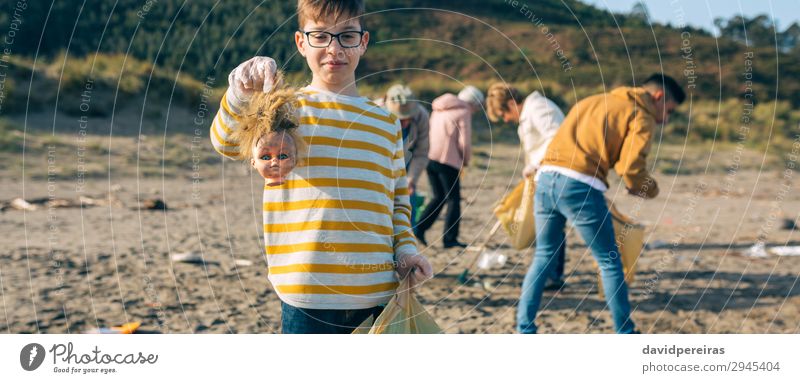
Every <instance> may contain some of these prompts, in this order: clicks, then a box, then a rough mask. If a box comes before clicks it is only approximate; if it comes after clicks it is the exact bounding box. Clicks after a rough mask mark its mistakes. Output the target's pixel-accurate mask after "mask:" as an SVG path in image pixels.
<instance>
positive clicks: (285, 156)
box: [278, 153, 289, 160]
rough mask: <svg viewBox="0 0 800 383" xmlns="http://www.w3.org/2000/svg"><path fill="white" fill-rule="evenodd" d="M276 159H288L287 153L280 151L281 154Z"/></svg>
mask: <svg viewBox="0 0 800 383" xmlns="http://www.w3.org/2000/svg"><path fill="white" fill-rule="evenodd" d="M278 159H279V160H288V159H289V155H288V154H286V153H281V155H279V156H278Z"/></svg>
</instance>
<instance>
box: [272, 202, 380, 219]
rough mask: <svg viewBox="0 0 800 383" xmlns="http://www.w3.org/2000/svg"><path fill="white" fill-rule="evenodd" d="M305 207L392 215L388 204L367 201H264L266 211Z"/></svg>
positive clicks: (301, 208)
mask: <svg viewBox="0 0 800 383" xmlns="http://www.w3.org/2000/svg"><path fill="white" fill-rule="evenodd" d="M303 209H355V210H364V211H370V212H373V213H379V214H387V215H391V212H390V211H389V208H388V207H387V206H386V205H381V204H377V203H372V202H365V201H351V200H334V199H316V200H303V201H281V202H264V211H289V210H303Z"/></svg>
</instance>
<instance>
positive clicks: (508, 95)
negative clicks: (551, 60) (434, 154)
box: [486, 82, 566, 290]
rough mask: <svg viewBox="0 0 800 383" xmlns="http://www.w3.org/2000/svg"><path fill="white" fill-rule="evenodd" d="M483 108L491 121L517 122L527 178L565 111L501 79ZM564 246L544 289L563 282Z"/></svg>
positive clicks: (542, 156)
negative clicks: (524, 94) (525, 93)
mask: <svg viewBox="0 0 800 383" xmlns="http://www.w3.org/2000/svg"><path fill="white" fill-rule="evenodd" d="M486 110H487V113H488V114H489V118H490V119H491V120H492V121H494V122H497V121H500V120H502V121H503V122H505V123H507V124H508V123H516V124H519V127H518V128H517V134H518V135H519V140H520V143H521V144H522V149H523V152H524V158H525V167H524V168H523V169H522V175H523V177H526V178H527V177H533V175H534V174H536V170H537V169H538V168H539V165H540V164H541V163H542V160H543V159H544V154H545V152H546V151H547V145H549V144H550V141H552V140H553V137H554V136H555V135H556V132H557V131H558V128H559V127H560V126H561V122H562V121H564V112H562V111H561V109H560V108H559V107H558V105H556V104H555V103H554V102H553V101H552V100H550V99H548V98H547V97H545V96H544V95H542V94H541V93H539V92H538V91H534V92H533V93H531V94H529V95H528V96H527V97H524V98H523V96H522V93H520V91H519V90H517V89H516V88H514V87H512V86H510V85H508V84H506V83H502V82H496V83H493V84H492V85H490V86H489V91H488V95H487V98H486ZM565 248H566V244H562V246H561V249H560V253H559V256H558V257H557V259H558V264H557V265H556V268H555V273H554V275H552V276H551V277H550V283H549V284H548V285H547V287H546V289H550V290H558V289H560V288H561V287H562V286H563V285H564V249H565Z"/></svg>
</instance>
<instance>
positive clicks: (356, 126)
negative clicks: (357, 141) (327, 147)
mask: <svg viewBox="0 0 800 383" xmlns="http://www.w3.org/2000/svg"><path fill="white" fill-rule="evenodd" d="M300 123H301V124H306V125H325V126H331V127H334V128H340V129H347V130H351V129H352V130H358V131H361V132H367V133H372V134H375V135H378V136H381V137H383V138H385V139H387V140H388V141H389V142H390V143H395V142H397V141H396V137H395V136H394V134H392V133H389V132H387V131H385V130H383V129H380V128H376V127H374V126H371V125H366V124H361V123H358V122H352V121H342V120H335V119H332V118H319V117H316V116H303V117H300Z"/></svg>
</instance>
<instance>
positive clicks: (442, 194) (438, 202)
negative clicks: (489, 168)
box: [416, 161, 461, 244]
mask: <svg viewBox="0 0 800 383" xmlns="http://www.w3.org/2000/svg"><path fill="white" fill-rule="evenodd" d="M427 171H428V180H429V181H430V184H431V189H433V198H432V199H431V201H430V202H429V203H428V207H427V208H425V211H424V212H422V218H420V220H419V223H418V224H417V227H416V229H417V230H418V231H419V232H420V233H421V234H425V232H426V231H427V230H428V229H430V228H431V226H433V223H434V222H435V221H436V218H439V213H441V212H442V208H443V207H444V204H445V203H447V215H446V216H445V217H444V243H445V244H447V243H454V242H456V241H457V240H458V224H459V222H460V221H461V182H460V181H459V178H458V173H459V170H458V169H456V168H454V167H452V166H449V165H445V164H442V163H439V162H436V161H430V162H428V168H427Z"/></svg>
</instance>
